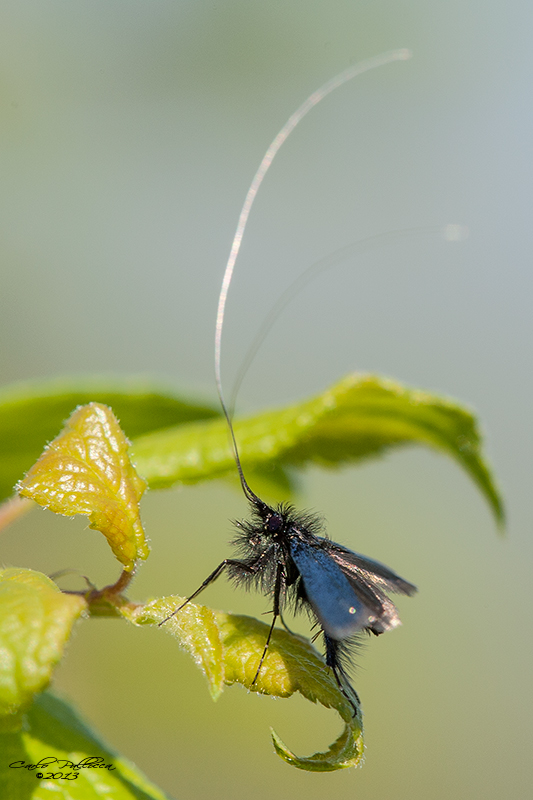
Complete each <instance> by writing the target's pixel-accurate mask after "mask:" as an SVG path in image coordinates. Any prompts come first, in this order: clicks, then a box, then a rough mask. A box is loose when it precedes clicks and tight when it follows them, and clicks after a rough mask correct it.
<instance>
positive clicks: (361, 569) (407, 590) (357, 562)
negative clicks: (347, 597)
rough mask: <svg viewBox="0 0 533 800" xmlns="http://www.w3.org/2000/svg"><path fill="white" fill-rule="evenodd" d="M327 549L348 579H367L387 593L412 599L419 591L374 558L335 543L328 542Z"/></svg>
mask: <svg viewBox="0 0 533 800" xmlns="http://www.w3.org/2000/svg"><path fill="white" fill-rule="evenodd" d="M326 541H327V540H326ZM326 548H327V552H328V553H329V554H330V555H331V557H332V558H333V559H334V561H336V563H337V564H338V565H339V567H340V568H341V569H342V571H343V572H344V574H345V575H346V576H347V577H348V578H349V577H353V578H354V579H357V578H358V577H360V576H361V577H365V578H366V580H368V581H369V582H370V583H372V584H373V585H374V586H379V587H380V588H382V589H383V590H384V591H386V592H393V593H394V594H405V595H407V596H408V597H412V596H413V595H414V594H416V592H417V591H418V589H417V587H416V586H414V585H413V584H412V583H409V581H406V580H405V579H404V578H402V577H400V575H398V574H397V573H396V572H394V571H393V570H392V569H390V568H389V567H386V566H385V564H382V563H381V562H379V561H374V559H373V558H367V557H366V556H362V555H361V554H360V553H354V552H353V550H348V548H347V547H342V545H340V544H336V543H335V542H329V541H327V545H326Z"/></svg>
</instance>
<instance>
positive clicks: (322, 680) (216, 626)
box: [121, 597, 363, 772]
mask: <svg viewBox="0 0 533 800" xmlns="http://www.w3.org/2000/svg"><path fill="white" fill-rule="evenodd" d="M183 602H184V598H182V597H167V598H162V599H159V600H153V601H151V602H150V603H147V604H146V605H145V606H139V607H137V608H136V609H132V608H130V607H127V606H125V607H124V608H123V609H121V611H122V613H123V614H124V616H125V617H126V618H127V619H129V620H130V621H131V622H133V623H135V624H143V625H146V624H158V623H160V622H162V621H163V620H165V619H166V617H168V615H169V614H171V613H172V611H174V610H175V609H176V608H178V607H179V606H180V605H181V603H183ZM162 627H163V628H164V629H165V630H166V631H167V632H168V633H170V634H171V635H173V636H174V637H175V638H176V639H177V641H178V643H179V644H180V645H181V646H182V647H183V648H184V649H186V650H187V651H188V652H189V653H190V654H191V655H192V657H193V658H194V660H195V661H196V663H197V664H198V666H200V668H201V669H202V670H203V671H204V673H205V675H206V677H207V680H208V684H209V688H210V691H211V694H212V696H213V698H214V699H216V697H218V695H219V694H220V692H221V691H222V689H223V687H224V684H225V685H227V686H230V685H231V684H233V683H240V684H242V685H243V686H245V687H246V688H247V689H249V690H250V691H254V692H259V693H261V694H268V695H272V696H274V697H290V696H291V695H292V694H294V692H300V693H301V694H302V695H303V696H304V697H306V698H307V699H308V700H310V701H311V702H313V703H316V702H318V703H321V704H322V705H323V706H325V707H326V708H333V709H335V710H336V711H337V712H338V713H339V715H340V717H341V719H342V720H343V721H344V723H345V726H344V730H343V732H342V734H341V736H340V737H339V738H338V739H337V741H336V742H334V743H333V744H332V745H331V747H330V748H329V750H328V751H327V752H326V753H315V754H314V755H312V756H305V757H300V756H296V755H295V754H294V753H292V752H291V751H290V750H289V749H288V748H287V747H286V746H285V745H284V744H283V742H282V741H281V739H280V738H279V736H278V735H277V734H276V733H275V732H272V738H273V742H274V746H275V748H276V752H277V753H278V754H279V755H280V756H281V757H282V758H283V759H284V760H285V761H287V763H289V764H291V765H292V766H295V767H298V768H299V769H304V770H308V771H317V772H326V771H332V770H337V769H344V768H346V767H353V766H356V765H357V764H358V763H359V761H360V760H361V757H362V755H363V732H362V722H361V710H360V709H358V711H357V715H356V716H353V709H352V707H351V705H350V704H349V703H348V702H347V700H346V698H345V697H344V695H343V694H342V693H341V692H340V691H339V688H338V686H337V684H336V682H335V680H334V678H333V676H332V674H331V673H330V672H329V671H328V669H327V667H326V665H325V663H324V659H323V658H322V656H321V655H320V654H319V653H317V651H316V650H315V649H314V648H313V647H312V646H311V644H310V643H309V642H308V641H307V640H306V639H304V638H302V637H300V636H295V635H293V634H289V633H288V632H286V631H283V630H278V629H276V630H274V632H273V634H272V638H271V641H270V645H269V648H268V652H267V655H266V658H265V660H264V662H263V665H262V667H261V671H260V673H259V675H258V677H257V680H255V682H254V678H255V676H256V672H257V667H258V665H259V661H260V659H261V656H262V653H263V649H264V646H265V642H266V639H267V636H268V631H269V626H268V625H265V623H264V622H259V621H258V620H256V619H253V618H252V617H246V616H240V615H236V614H227V613H225V612H223V611H213V610H212V609H209V608H206V607H205V606H199V605H196V604H194V603H188V604H187V605H186V606H185V607H184V608H183V609H182V610H181V611H180V612H179V613H178V614H176V615H175V616H173V617H171V618H170V619H168V620H167V621H166V622H165V623H164V625H163V626H162Z"/></svg>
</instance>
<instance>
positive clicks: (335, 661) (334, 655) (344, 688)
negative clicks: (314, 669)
mask: <svg viewBox="0 0 533 800" xmlns="http://www.w3.org/2000/svg"><path fill="white" fill-rule="evenodd" d="M324 645H325V648H326V664H327V666H328V667H329V668H330V669H331V671H332V672H333V675H334V676H335V680H336V682H337V686H338V687H339V689H340V690H341V692H342V694H343V695H344V697H345V698H346V700H347V701H348V702H349V704H350V705H351V707H352V708H353V716H354V717H358V716H360V713H361V701H360V700H359V695H358V694H357V692H356V691H355V689H354V688H353V686H352V684H351V683H350V681H349V679H348V676H347V675H346V672H345V670H344V668H343V666H342V664H341V660H340V650H341V648H342V643H341V642H338V641H337V640H336V639H332V638H331V637H330V636H328V635H327V633H325V632H324Z"/></svg>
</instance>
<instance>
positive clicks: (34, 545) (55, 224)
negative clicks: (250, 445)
mask: <svg viewBox="0 0 533 800" xmlns="http://www.w3.org/2000/svg"><path fill="white" fill-rule="evenodd" d="M0 13H1V19H0V102H1V116H0V120H1V137H2V139H1V142H2V143H1V150H0V174H1V180H0V203H1V207H0V227H1V234H0V236H1V255H2V284H1V285H2V289H1V293H0V326H1V333H2V339H1V349H0V369H1V380H2V383H4V384H8V383H10V382H13V381H17V380H21V379H30V378H34V377H46V376H56V375H65V374H74V373H109V374H111V375H116V374H126V373H128V374H131V373H138V374H150V375H152V376H155V377H156V378H159V379H160V380H162V381H164V382H167V383H169V384H170V385H174V386H177V387H182V388H183V387H185V388H189V389H192V390H194V391H195V392H196V393H199V394H200V395H202V396H204V397H206V398H210V399H213V400H214V387H213V378H212V333H213V324H214V312H215V304H216V298H217V293H218V289H219V283H220V279H221V275H222V270H223V266H224V263H225V259H226V257H227V251H228V248H229V245H230V242H231V238H232V235H233V230H234V227H235V224H236V219H237V216H238V212H239V209H240V205H241V203H242V200H243V197H244V194H245V191H246V189H247V186H248V183H249V181H250V179H251V176H252V174H253V173H254V171H255V169H256V167H257V165H258V163H259V160H260V158H261V156H262V154H263V152H264V149H265V148H266V146H267V145H268V143H269V142H270V140H271V139H272V137H273V136H274V135H275V133H276V132H277V130H278V129H279V128H280V126H281V125H282V124H283V122H284V121H285V119H286V118H287V116H288V115H289V114H290V113H291V112H292V111H293V110H294V109H295V107H296V106H297V105H298V104H299V103H300V102H301V101H302V100H303V99H304V98H305V97H306V96H307V94H309V93H310V92H311V91H312V90H313V89H315V88H316V87H317V86H319V85H320V84H321V83H322V82H324V81H325V80H327V79H328V78H330V77H331V76H333V75H335V74H336V73H337V72H339V71H341V70H343V69H344V68H345V67H346V66H348V65H349V64H351V63H353V62H354V61H356V60H358V59H360V58H365V57H368V56H371V55H375V54H376V53H379V52H382V51H385V50H389V49H393V48H396V47H409V48H411V49H412V50H413V51H414V54H415V57H414V59H413V60H412V61H410V62H407V63H400V64H396V65H391V66H388V67H385V68H381V69H380V70H378V71H375V72H373V73H370V74H367V75H365V76H363V77H361V78H358V79H357V80H356V81H355V82H353V83H351V84H349V85H347V86H345V87H343V88H342V89H341V90H340V91H338V92H337V93H336V94H335V95H333V96H331V97H330V98H328V99H327V100H326V101H325V102H324V103H323V104H322V105H321V106H319V107H318V108H317V109H315V110H314V111H313V113H312V115H310V116H309V117H308V118H307V119H306V121H305V122H304V123H303V124H302V126H301V128H300V129H299V130H298V131H297V133H296V134H295V135H294V136H293V138H292V140H290V141H289V142H288V144H287V146H286V147H285V148H284V150H283V151H282V153H281V154H280V157H279V159H278V161H277V162H276V163H275V166H274V168H273V170H272V172H271V173H270V174H269V176H268V179H267V181H266V183H265V185H264V189H263V190H262V194H261V195H260V197H259V200H258V203H257V205H256V207H255V210H254V213H253V216H252V219H251V223H250V227H249V231H248V233H247V238H246V239H245V245H244V248H243V253H242V260H241V261H240V262H239V264H238V271H237V274H236V280H235V285H234V287H233V289H232V295H231V297H230V302H229V308H228V313H229V316H228V327H227V336H226V339H225V347H224V357H225V361H224V369H225V375H226V377H227V381H226V383H227V386H228V387H229V386H230V385H231V378H232V375H234V374H235V371H236V370H237V368H238V365H239V363H240V361H241V359H242V357H243V353H244V351H245V348H246V343H247V342H248V341H249V339H250V337H251V336H252V335H253V332H254V330H255V329H256V326H257V325H258V324H259V321H260V318H261V316H262V314H263V312H266V311H267V310H268V309H269V308H270V306H271V304H272V303H273V301H274V300H275V298H276V297H277V296H278V295H279V293H280V292H281V291H282V290H283V289H284V288H285V287H286V285H287V284H288V283H289V282H290V281H291V280H292V279H293V278H294V277H295V276H296V275H298V274H299V273H300V272H301V271H302V270H304V269H305V268H306V267H308V266H309V265H310V264H311V263H313V261H315V260H316V259H317V258H320V257H322V256H325V255H328V254H330V253H332V252H334V251H335V250H337V249H338V248H339V247H342V246H345V245H347V244H349V243H350V242H353V241H355V240H357V239H359V238H361V237H365V236H369V235H373V234H379V233H386V232H387V231H390V230H394V229H403V228H413V227H420V226H437V227H439V226H443V225H445V224H446V223H462V224H465V225H467V226H468V227H469V229H470V237H469V239H468V240H467V241H464V242H461V243H456V244H451V243H446V242H445V241H443V240H442V239H441V238H439V236H438V235H434V234H431V233H427V234H424V235H422V236H419V237H411V238H406V239H404V240H402V241H400V242H397V243H395V244H394V245H383V246H378V247H376V248H375V249H374V250H372V252H371V253H369V254H367V255H364V256H361V257H358V258H351V259H350V258H349V259H347V260H346V262H344V263H343V265H341V266H339V267H337V268H335V269H334V270H332V271H330V272H328V273H326V274H324V275H323V276H322V277H321V278H319V279H317V280H316V281H315V283H314V284H313V285H312V286H311V287H309V289H308V290H307V291H306V292H305V293H303V294H302V295H301V296H300V297H298V299H297V300H296V301H295V302H294V304H293V305H292V306H291V308H290V311H289V312H288V313H287V314H286V315H285V316H284V317H283V318H282V319H280V320H279V322H278V323H277V325H276V327H275V329H274V330H273V331H272V333H271V335H270V337H269V338H268V340H267V342H266V343H265V346H264V348H263V349H262V350H261V352H260V354H259V356H258V358H257V359H256V362H255V364H254V367H253V368H252V370H251V371H250V373H249V376H248V379H247V381H246V383H245V385H244V386H243V389H242V392H241V395H240V408H241V409H242V410H245V411H246V410H251V409H253V408H260V407H263V406H267V405H275V404H282V403H285V402H288V401H290V400H293V399H296V398H299V397H304V396H305V395H307V394H309V393H312V392H315V391H318V390H320V389H322V388H323V387H324V386H326V385H327V384H328V383H329V382H331V381H333V380H335V379H337V378H338V377H339V376H341V375H342V374H344V373H346V372H348V371H350V370H354V369H362V370H370V371H377V372H381V373H384V374H387V375H390V376H392V377H395V378H397V379H399V380H402V381H405V382H407V383H411V384H413V385H416V386H420V387H423V388H427V389H430V390H435V391H438V392H442V393H446V394H449V395H452V396H455V397H457V398H460V399H461V400H463V401H465V402H468V403H469V404H470V405H471V406H473V407H474V408H475V409H477V411H478V412H479V415H480V418H481V421H482V424H483V428H484V430H485V431H486V434H487V448H488V453H489V455H490V458H491V461H492V463H493V464H494V466H495V468H496V472H497V474H498V476H499V478H500V480H501V484H502V486H503V488H504V491H505V494H506V498H507V502H508V509H509V526H508V531H507V536H506V538H505V539H502V538H499V537H498V535H497V533H496V530H495V526H494V522H493V520H492V519H491V517H490V515H489V512H488V509H487V507H486V506H485V505H484V503H483V501H482V500H481V498H480V496H479V494H478V493H477V491H476V489H475V488H474V487H473V485H472V484H471V483H470V482H469V481H468V480H467V479H466V478H465V477H464V476H463V475H462V474H461V473H460V471H459V469H458V468H457V467H456V466H455V465H454V464H452V463H451V462H449V461H448V460H446V459H445V458H444V457H437V456H436V455H433V454H428V453H426V452H423V451H421V450H416V451H415V450H413V451H405V452H402V453H396V454H394V455H392V456H391V457H389V458H388V459H386V460H384V461H380V462H374V463H371V464H370V465H368V466H364V467H362V468H360V469H353V470H348V471H344V472H342V473H329V474H324V473H321V472H319V471H313V472H311V473H309V474H308V476H306V478H305V480H304V483H303V491H302V495H301V498H300V503H301V504H302V505H305V506H310V507H314V508H316V509H319V510H320V511H322V512H323V513H324V514H325V516H326V517H327V520H328V526H329V531H330V534H331V536H332V537H333V538H335V539H337V540H340V541H342V542H343V543H345V544H347V545H349V546H351V547H353V548H355V549H357V550H360V551H361V552H364V553H367V554H368V555H371V556H373V557H375V558H379V559H381V560H383V561H385V562H386V563H389V564H390V565H391V566H393V567H394V568H396V569H397V570H398V571H399V572H400V573H401V574H403V575H405V577H406V578H408V579H409V580H413V581H414V582H416V583H417V584H418V585H419V587H420V594H419V595H418V596H417V597H416V598H415V599H413V600H408V599H405V600H403V601H402V602H401V612H402V619H403V622H404V626H403V627H402V628H401V629H399V630H398V631H395V632H393V633H391V634H390V635H387V636H384V637H381V638H380V639H379V640H373V641H371V642H370V643H369V646H368V647H367V649H366V652H365V653H363V654H362V656H361V658H360V666H359V669H358V673H357V678H356V685H357V689H358V691H359V693H360V695H361V697H362V699H363V703H364V710H365V713H366V727H367V745H368V749H367V761H366V764H365V766H364V768H363V769H362V770H358V771H347V772H343V773H337V774H328V775H309V774H304V773H301V772H298V771H296V770H293V769H291V768H290V767H288V766H286V765H285V764H283V763H282V762H281V761H280V760H279V759H278V758H277V757H276V756H275V755H273V754H272V752H271V751H272V748H271V745H270V744H269V739H268V726H269V724H273V725H274V727H275V728H276V729H277V730H278V732H279V733H280V734H281V736H282V737H283V738H285V740H286V741H287V743H288V744H289V746H292V747H294V748H295V749H296V750H297V752H302V753H306V752H312V751H313V749H315V748H323V747H325V746H326V745H327V744H328V743H329V742H330V741H331V740H332V739H333V738H334V737H335V736H336V735H337V733H338V731H339V729H340V726H339V723H338V722H337V720H336V719H335V718H334V715H333V714H331V713H329V714H328V713H327V712H325V711H323V710H320V709H317V708H314V707H312V706H311V705H310V704H308V703H305V702H303V701H301V700H299V699H293V700H291V701H287V702H282V701H277V702H273V701H272V700H269V699H265V698H257V697H255V696H248V695H247V694H246V693H245V692H244V691H242V690H239V689H238V688H234V689H231V690H228V691H227V692H226V693H225V695H224V696H223V697H222V699H221V700H220V701H219V703H218V704H217V705H213V704H212V702H211V701H210V699H209V697H208V695H207V691H206V688H205V685H204V682H203V679H202V677H201V675H200V674H199V673H198V672H197V671H196V669H195V668H194V666H193V665H192V664H191V663H190V662H189V661H188V659H187V657H186V656H185V655H184V654H182V653H180V652H178V651H177V648H176V647H175V645H174V643H173V642H172V641H171V640H170V638H167V637H165V636H163V635H162V634H161V632H159V631H136V630H133V629H131V630H130V629H128V628H126V626H121V625H120V624H118V623H115V622H111V621H100V622H98V621H97V622H91V623H84V624H82V625H80V626H79V628H78V629H77V632H76V635H75V636H74V637H73V641H72V642H71V644H70V647H69V652H68V658H67V659H66V661H65V663H64V664H63V665H62V667H61V668H60V670H59V674H58V680H57V686H58V688H59V689H61V690H62V691H64V692H65V693H67V694H68V695H70V696H71V697H72V698H73V699H74V700H75V702H76V703H77V705H78V707H79V708H80V709H81V710H82V711H83V712H84V713H85V714H86V716H87V717H88V718H89V720H90V721H91V722H92V723H93V724H94V725H95V726H96V728H97V729H99V730H100V732H101V733H102V734H103V735H104V737H105V738H107V740H108V741H109V742H110V743H112V744H113V745H114V746H115V747H117V748H118V749H120V750H121V751H122V752H123V753H124V754H125V755H127V756H128V757H130V758H132V759H134V760H135V761H136V762H137V763H138V764H139V765H140V766H141V767H142V768H143V769H144V770H145V771H146V772H147V774H148V775H149V776H150V777H151V778H153V779H154V780H155V781H157V782H159V783H160V784H161V785H162V786H163V787H164V788H165V789H166V790H167V791H169V792H171V793H172V794H173V795H174V796H175V797H177V798H180V800H181V798H194V799H195V800H198V798H204V797H216V798H218V799H219V800H225V799H226V798H239V799H240V798H243V799H244V798H250V797H254V798H260V800H263V798H265V799H266V798H273V797H275V798H302V800H303V798H305V800H319V798H320V800H322V799H323V798H324V797H331V796H335V797H337V798H339V799H341V798H342V800H344V798H351V797H357V798H359V799H360V800H374V799H376V800H377V799H378V798H379V799H380V800H381V799H382V798H394V799H395V800H407V798H409V800H417V799H420V800H427V798H431V799H432V800H445V799H446V800H447V799H448V798H469V800H474V798H475V799H476V800H478V799H479V800H496V798H501V797H509V798H511V797H512V798H516V799H517V800H522V798H529V797H531V796H532V793H533V787H532V780H531V767H530V764H531V710H532V709H531V656H532V649H533V648H532V642H533V637H532V630H531V608H532V605H533V596H532V592H531V583H532V581H531V567H532V541H533V536H532V533H533V531H532V513H531V496H532V490H531V476H532V469H531V467H532V463H531V462H532V458H531V449H532V448H531V445H532V435H531V410H530V406H531V393H532V381H531V362H532V353H531V349H532V348H531V310H530V307H531V294H532V293H531V288H532V267H531V255H532V251H533V247H532V245H533V241H532V239H533V234H532V231H533V226H532V224H531V220H532V194H533V192H532V186H533V174H532V158H531V150H532V146H533V144H532V141H533V140H532V124H533V113H532V102H531V97H532V86H533V53H532V48H531V40H532V35H533V12H532V8H531V4H530V3H526V2H513V0H507V2H503V0H493V2H489V3H481V2H479V1H477V2H476V1H475V0H461V1H460V2H459V0H451V1H449V2H445V3H444V2H427V1H426V2H398V1H397V0H395V2H392V0H389V1H388V2H375V1H373V2H369V1H368V0H367V1H366V2H353V0H350V1H349V2H347V1H345V0H329V2H327V3H325V2H316V0H308V1H307V2H295V0H283V1H282V2H280V1H279V0H278V2H269V3H264V2H257V0H253V1H251V0H242V2H225V3H212V2H205V0H196V2H178V0H174V2H163V1H162V0H161V1H158V0H152V1H151V2H149V3H146V2H138V0H127V2H125V1H124V2H119V1H118V0H99V1H95V0H92V1H91V2H79V1H77V0H69V2H58V1H57V0H48V2H44V3H43V2H28V1H27V0H11V1H10V0H4V2H3V3H2V8H1V12H0ZM143 508H144V517H145V520H146V525H147V529H148V532H149V534H150V536H151V540H152V547H153V553H152V556H151V558H150V560H149V562H148V563H147V564H146V566H145V567H144V568H143V570H142V572H141V574H140V576H139V577H138V579H137V582H136V584H135V585H134V588H133V591H132V594H133V596H136V597H138V598H139V599H142V598H144V597H147V596H149V595H158V594H163V593H170V592H178V593H186V592H188V591H190V590H191V589H193V588H195V587H196V586H197V585H198V583H199V582H200V581H201V579H202V578H203V577H204V576H205V575H206V574H207V573H208V572H209V571H210V570H211V569H212V568H213V567H214V566H215V565H216V564H217V563H218V561H219V560H221V559H222V558H224V557H225V555H227V554H228V548H227V540H228V538H229V535H230V525H229V523H228V521H227V520H228V518H231V517H235V516H238V515H240V514H241V513H243V512H244V504H243V501H242V499H241V497H240V496H239V495H238V494H237V493H234V492H232V491H231V490H230V489H227V488H225V487H223V486H211V487H207V488H206V487H202V488H199V489H187V490H184V491H182V492H180V491H174V492H169V493H166V494H158V493H155V492H154V493H152V494H150V495H149V496H148V497H147V498H146V501H145V503H144V506H143ZM85 527H86V526H85V522H84V521H83V520H81V519H77V520H75V521H74V522H71V521H69V520H63V519H59V518H57V519H56V518H53V517H52V516H51V515H47V514H45V513H41V514H39V513H38V512H36V513H34V514H33V515H31V516H30V517H29V518H28V519H26V520H24V521H22V522H19V523H18V524H17V525H15V526H14V527H13V528H12V530H10V531H8V532H7V533H6V534H5V535H4V536H3V539H2V548H3V549H2V551H1V553H0V557H1V559H2V561H3V562H4V563H6V564H15V565H21V566H23V565H28V566H32V567H35V568H37V569H42V570H45V571H50V572H51V571H53V570H56V569H60V568H62V567H68V566H71V567H78V568H80V569H81V570H83V571H84V572H85V573H86V574H88V575H90V576H91V577H92V578H94V579H95V580H96V581H97V582H99V583H102V582H103V581H109V580H113V579H114V577H115V576H116V573H117V569H116V565H115V563H114V562H113V560H112V558H111V556H110V554H109V553H108V550H107V548H106V545H105V542H103V541H100V538H101V537H100V538H99V537H98V536H97V534H96V533H94V532H91V531H85ZM205 601H206V602H209V603H211V604H213V605H214V606H219V607H224V608H231V609H233V610H235V611H241V612H246V613H254V614H259V613H261V612H262V611H264V610H265V608H266V607H267V604H266V601H264V600H263V599H261V598H257V597H253V596H249V597H247V596H245V595H243V594H239V593H235V592H233V591H232V590H231V589H230V588H229V587H228V586H227V585H225V584H224V583H223V582H221V583H220V584H219V585H216V586H215V587H213V588H212V589H210V591H209V596H207V595H206V597H205Z"/></svg>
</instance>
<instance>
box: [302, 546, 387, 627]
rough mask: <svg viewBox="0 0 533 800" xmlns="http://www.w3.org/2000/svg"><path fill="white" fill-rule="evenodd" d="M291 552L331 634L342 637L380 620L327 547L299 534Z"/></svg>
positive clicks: (314, 603)
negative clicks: (302, 539)
mask: <svg viewBox="0 0 533 800" xmlns="http://www.w3.org/2000/svg"><path fill="white" fill-rule="evenodd" d="M290 554H291V557H292V560H293V561H294V563H295V565H296V567H297V569H298V572H299V573H300V576H301V579H302V581H303V586H304V589H305V594H306V597H307V599H308V601H309V603H310V605H311V608H312V609H313V611H314V613H315V614H316V616H317V618H318V621H319V622H320V625H321V626H322V628H323V630H324V631H325V632H326V633H327V634H328V635H329V636H331V637H332V638H333V639H335V640H337V641H340V640H342V639H347V638H348V637H349V636H353V635H354V634H355V633H360V632H361V631H363V630H365V628H371V627H372V625H373V623H374V622H375V620H376V616H375V614H374V613H373V611H372V609H371V608H369V607H368V606H367V605H366V603H365V602H364V601H363V599H362V598H361V597H360V596H358V594H357V593H356V591H355V590H354V588H353V586H352V585H351V584H350V582H349V580H348V579H347V578H346V576H345V575H344V573H343V571H342V570H341V569H340V567H339V566H338V565H337V564H336V563H335V561H334V560H333V559H332V558H331V556H330V555H328V553H327V552H326V551H325V550H324V549H322V548H320V547H313V546H312V545H310V544H308V543H307V542H305V541H301V540H298V539H296V538H295V539H292V540H291V542H290Z"/></svg>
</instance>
